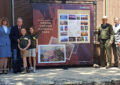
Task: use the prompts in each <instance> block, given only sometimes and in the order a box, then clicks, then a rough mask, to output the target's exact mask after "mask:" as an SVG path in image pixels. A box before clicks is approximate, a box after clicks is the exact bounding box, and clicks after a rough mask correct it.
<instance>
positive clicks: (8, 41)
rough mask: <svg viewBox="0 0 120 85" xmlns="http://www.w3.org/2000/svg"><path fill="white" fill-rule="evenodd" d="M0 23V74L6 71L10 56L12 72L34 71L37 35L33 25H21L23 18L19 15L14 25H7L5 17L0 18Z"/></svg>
mask: <svg viewBox="0 0 120 85" xmlns="http://www.w3.org/2000/svg"><path fill="white" fill-rule="evenodd" d="M0 24H1V25H0V74H7V73H8V70H9V69H8V68H7V64H8V58H10V57H12V59H13V60H12V61H13V62H12V67H13V72H14V73H17V72H21V73H23V74H24V73H27V72H28V70H29V71H31V72H36V52H37V46H38V39H37V37H38V35H37V34H36V32H35V30H34V27H30V28H29V29H26V28H25V27H24V25H23V19H22V18H20V17H19V18H18V19H17V25H16V26H13V27H9V21H8V19H7V18H6V17H3V18H1V21H0ZM27 57H28V62H27ZM28 63H29V68H28V65H27V64H28ZM21 66H23V67H21Z"/></svg>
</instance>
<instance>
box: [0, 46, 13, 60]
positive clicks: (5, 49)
mask: <svg viewBox="0 0 120 85" xmlns="http://www.w3.org/2000/svg"><path fill="white" fill-rule="evenodd" d="M4 57H11V46H9V45H6V46H0V58H4Z"/></svg>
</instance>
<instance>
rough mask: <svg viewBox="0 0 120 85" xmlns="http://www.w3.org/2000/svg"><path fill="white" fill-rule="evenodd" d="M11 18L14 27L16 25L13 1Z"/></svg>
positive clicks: (12, 0)
mask: <svg viewBox="0 0 120 85" xmlns="http://www.w3.org/2000/svg"><path fill="white" fill-rule="evenodd" d="M11 9H12V10H11V15H12V16H11V17H12V25H13V26H14V25H15V21H14V20H15V14H14V0H11Z"/></svg>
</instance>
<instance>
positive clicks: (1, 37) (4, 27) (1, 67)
mask: <svg viewBox="0 0 120 85" xmlns="http://www.w3.org/2000/svg"><path fill="white" fill-rule="evenodd" d="M8 24H9V22H8V19H7V18H2V20H1V26H0V74H2V73H5V74H7V71H8V69H7V62H8V57H10V56H11V43H10V37H9V34H10V28H8Z"/></svg>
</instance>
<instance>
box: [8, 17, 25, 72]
mask: <svg viewBox="0 0 120 85" xmlns="http://www.w3.org/2000/svg"><path fill="white" fill-rule="evenodd" d="M21 28H23V19H22V18H20V17H19V18H18V19H17V25H16V26H13V27H12V29H11V33H10V37H11V48H12V55H13V72H14V73H17V72H21V63H20V61H21V57H20V51H19V49H18V42H17V40H18V38H19V36H20V29H21Z"/></svg>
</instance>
